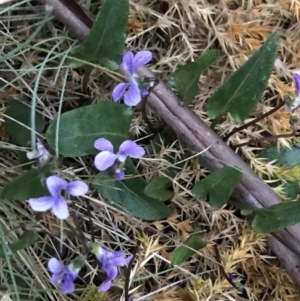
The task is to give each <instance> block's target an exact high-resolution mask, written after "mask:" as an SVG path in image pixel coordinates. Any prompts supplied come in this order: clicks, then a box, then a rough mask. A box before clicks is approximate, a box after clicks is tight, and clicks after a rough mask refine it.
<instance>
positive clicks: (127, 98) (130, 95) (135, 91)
mask: <svg viewBox="0 0 300 301" xmlns="http://www.w3.org/2000/svg"><path fill="white" fill-rule="evenodd" d="M141 99H142V98H141V92H140V89H139V87H138V86H137V84H136V83H135V82H134V81H131V82H130V84H129V89H128V91H127V92H126V93H125V95H124V103H125V104H126V105H127V106H130V107H133V106H136V105H137V104H138V103H139V102H140V101H141Z"/></svg>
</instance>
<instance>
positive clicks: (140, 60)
mask: <svg viewBox="0 0 300 301" xmlns="http://www.w3.org/2000/svg"><path fill="white" fill-rule="evenodd" d="M151 60H152V53H151V51H140V52H138V53H137V54H136V55H134V54H133V53H132V52H131V51H128V52H126V53H125V54H124V56H123V68H124V70H125V71H126V74H127V76H128V77H129V82H123V83H120V84H118V85H117V86H116V87H115V88H114V90H113V92H112V98H113V101H115V102H116V101H118V100H119V99H120V98H121V97H122V96H123V95H124V103H125V104H126V105H128V106H130V107H132V106H135V105H137V104H138V103H139V102H140V101H141V94H142V96H144V95H146V94H147V90H146V89H142V90H141V89H140V87H139V80H138V79H139V76H138V75H137V74H136V73H135V71H136V69H137V68H139V67H141V66H144V65H146V64H147V63H149V62H150V61H151Z"/></svg>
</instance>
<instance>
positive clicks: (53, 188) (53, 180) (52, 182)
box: [46, 176, 68, 197]
mask: <svg viewBox="0 0 300 301" xmlns="http://www.w3.org/2000/svg"><path fill="white" fill-rule="evenodd" d="M67 184H68V182H67V181H66V180H64V179H62V178H60V177H59V176H50V177H48V178H47V179H46V185H47V188H48V190H49V192H50V194H51V195H52V196H54V197H57V196H59V195H60V192H61V190H63V189H66V187H67Z"/></svg>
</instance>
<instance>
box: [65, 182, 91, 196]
mask: <svg viewBox="0 0 300 301" xmlns="http://www.w3.org/2000/svg"><path fill="white" fill-rule="evenodd" d="M66 190H67V191H68V193H69V194H70V195H73V196H80V195H84V194H86V193H87V192H88V191H89V186H88V185H87V184H86V183H84V182H83V181H73V182H70V183H69V184H68V185H67V187H66Z"/></svg>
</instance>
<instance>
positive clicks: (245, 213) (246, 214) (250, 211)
mask: <svg viewBox="0 0 300 301" xmlns="http://www.w3.org/2000/svg"><path fill="white" fill-rule="evenodd" d="M252 213H253V210H252V209H241V215H243V216H248V215H250V214H252Z"/></svg>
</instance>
